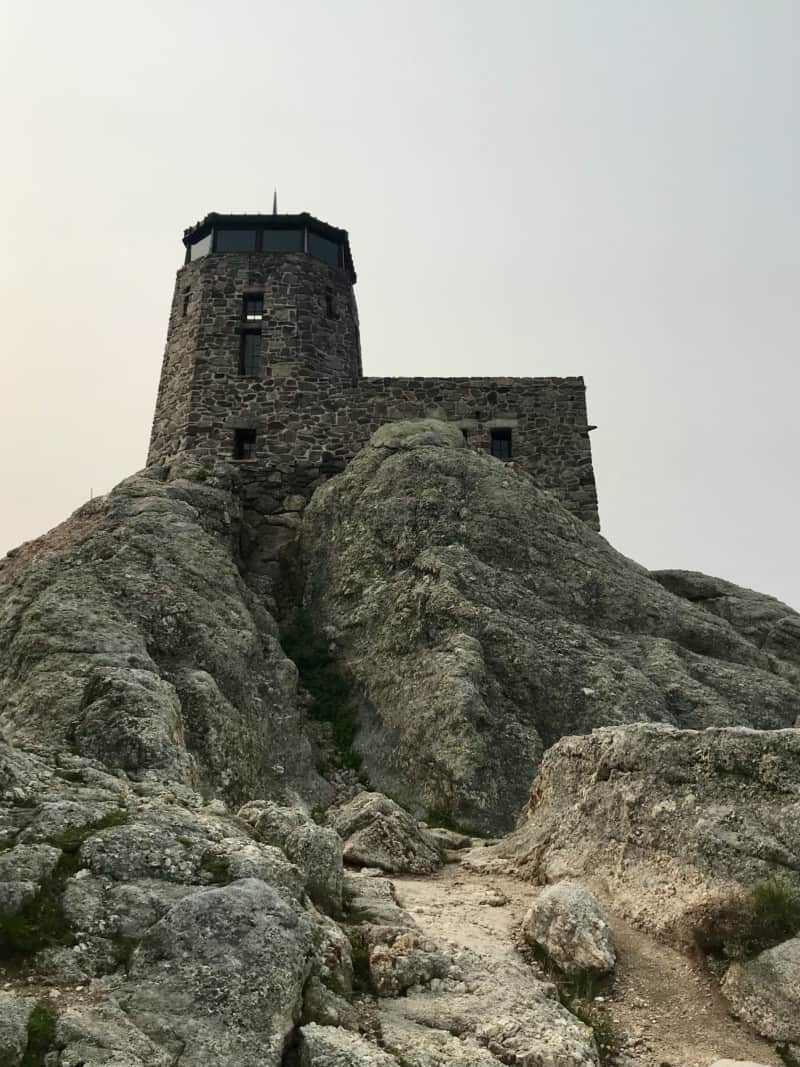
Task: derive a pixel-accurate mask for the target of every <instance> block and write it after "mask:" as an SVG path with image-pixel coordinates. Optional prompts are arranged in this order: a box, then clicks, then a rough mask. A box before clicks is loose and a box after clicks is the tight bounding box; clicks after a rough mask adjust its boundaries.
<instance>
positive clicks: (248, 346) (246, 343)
mask: <svg viewBox="0 0 800 1067" xmlns="http://www.w3.org/2000/svg"><path fill="white" fill-rule="evenodd" d="M260 372H261V334H260V333H258V332H257V331H256V330H245V332H244V333H243V334H242V343H241V348H240V350H239V373H240V374H241V375H243V376H244V377H246V378H252V377H253V376H254V375H257V374H259V373H260Z"/></svg>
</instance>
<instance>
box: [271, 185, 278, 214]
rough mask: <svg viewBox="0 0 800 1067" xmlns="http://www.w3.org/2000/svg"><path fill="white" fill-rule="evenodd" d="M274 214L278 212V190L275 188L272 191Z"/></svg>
mask: <svg viewBox="0 0 800 1067" xmlns="http://www.w3.org/2000/svg"><path fill="white" fill-rule="evenodd" d="M272 214H273V215H277V214H278V190H277V189H275V190H274V191H273V193H272Z"/></svg>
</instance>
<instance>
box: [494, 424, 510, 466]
mask: <svg viewBox="0 0 800 1067" xmlns="http://www.w3.org/2000/svg"><path fill="white" fill-rule="evenodd" d="M491 451H492V455H493V456H494V457H495V459H511V430H507V429H499V430H492V444H491Z"/></svg>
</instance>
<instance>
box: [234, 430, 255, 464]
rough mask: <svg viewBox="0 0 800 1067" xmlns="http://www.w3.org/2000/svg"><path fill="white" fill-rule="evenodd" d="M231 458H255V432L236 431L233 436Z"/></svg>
mask: <svg viewBox="0 0 800 1067" xmlns="http://www.w3.org/2000/svg"><path fill="white" fill-rule="evenodd" d="M233 458H234V459H255V458H256V431H255V430H236V431H234V435H233Z"/></svg>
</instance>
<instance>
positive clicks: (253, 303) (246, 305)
mask: <svg viewBox="0 0 800 1067" xmlns="http://www.w3.org/2000/svg"><path fill="white" fill-rule="evenodd" d="M242 318H243V319H244V321H245V322H261V320H262V319H263V318H264V297H263V296H262V295H261V293H250V294H248V295H247V296H245V297H244V298H243V301H242Z"/></svg>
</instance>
